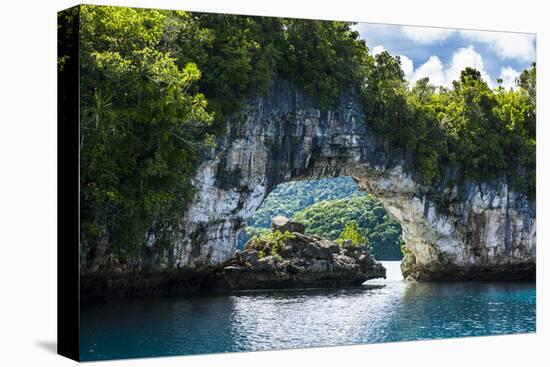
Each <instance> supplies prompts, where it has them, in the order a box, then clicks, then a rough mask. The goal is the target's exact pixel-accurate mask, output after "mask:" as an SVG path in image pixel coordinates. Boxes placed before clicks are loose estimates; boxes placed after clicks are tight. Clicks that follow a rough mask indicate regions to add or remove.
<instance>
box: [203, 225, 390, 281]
mask: <svg viewBox="0 0 550 367" xmlns="http://www.w3.org/2000/svg"><path fill="white" fill-rule="evenodd" d="M296 241H298V242H299V243H303V242H304V241H307V243H306V244H305V246H304V249H303V251H301V252H299V253H291V252H288V253H283V252H281V253H280V254H278V256H277V255H272V256H266V257H264V258H262V259H260V260H259V261H258V262H251V261H247V259H250V258H254V257H255V256H256V255H257V253H256V251H255V250H253V249H246V250H244V251H242V252H240V253H237V254H236V255H234V256H233V257H232V258H231V259H229V260H228V261H226V262H225V263H224V264H222V265H221V266H219V267H218V269H217V270H216V271H215V272H214V273H213V274H212V275H211V277H210V279H209V280H208V281H207V282H206V283H205V284H206V286H207V288H208V289H213V290H217V291H230V290H245V289H268V288H306V287H307V288H310V287H342V286H358V285H361V284H362V283H363V282H365V281H366V280H369V279H373V278H382V277H385V276H386V270H385V269H384V267H383V266H382V265H381V264H379V263H377V262H376V261H374V259H372V257H371V256H370V255H369V253H368V252H367V250H366V248H355V250H354V251H348V254H345V253H344V251H347V250H343V249H341V248H340V247H339V246H338V245H336V244H334V243H333V242H330V241H327V240H322V241H319V240H317V239H316V238H313V237H310V236H308V235H302V236H301V237H300V238H299V239H297V238H292V239H288V240H286V241H285V243H284V246H283V248H292V247H294V246H293V243H295V242H296ZM335 246H336V247H335ZM329 249H330V251H332V252H329ZM248 252H250V255H247V253H248Z"/></svg>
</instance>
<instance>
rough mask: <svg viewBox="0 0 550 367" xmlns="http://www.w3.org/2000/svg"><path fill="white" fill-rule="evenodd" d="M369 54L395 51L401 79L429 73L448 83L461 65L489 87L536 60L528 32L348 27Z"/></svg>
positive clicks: (510, 78) (436, 81)
mask: <svg viewBox="0 0 550 367" xmlns="http://www.w3.org/2000/svg"><path fill="white" fill-rule="evenodd" d="M354 28H355V29H356V30H357V31H359V33H360V34H361V37H362V38H363V39H365V40H366V42H367V45H368V46H369V48H370V50H371V52H372V53H378V52H380V51H381V50H387V51H388V52H389V53H390V54H392V55H396V56H397V55H399V56H401V60H402V68H403V71H404V72H405V76H406V78H407V79H408V80H409V81H411V82H414V81H416V80H418V79H420V78H422V77H426V76H427V77H429V78H430V81H431V82H432V83H433V84H436V85H445V86H449V85H450V84H451V82H452V80H455V79H456V78H457V77H458V76H459V75H460V70H462V69H464V68H465V67H466V66H472V67H475V68H476V69H478V70H479V71H480V72H481V73H482V75H483V78H484V79H485V80H486V81H487V82H488V83H489V85H491V86H493V87H494V86H495V85H496V79H497V78H499V77H500V78H502V79H503V85H504V86H505V87H506V88H509V87H513V85H514V79H515V77H516V76H517V75H519V73H520V72H521V71H522V70H523V69H526V68H528V67H529V66H530V65H531V63H532V62H533V61H535V59H536V51H535V47H536V41H535V35H534V34H526V33H511V32H493V31H473V30H455V29H446V28H433V27H416V26H401V25H385V24H371V23H359V24H357V25H355V26H354Z"/></svg>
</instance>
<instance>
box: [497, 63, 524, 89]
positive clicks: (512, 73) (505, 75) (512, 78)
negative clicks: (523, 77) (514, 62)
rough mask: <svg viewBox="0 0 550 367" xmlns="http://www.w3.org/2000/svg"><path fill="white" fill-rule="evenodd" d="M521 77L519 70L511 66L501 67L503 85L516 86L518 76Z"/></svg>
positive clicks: (506, 86) (506, 87) (505, 86)
mask: <svg viewBox="0 0 550 367" xmlns="http://www.w3.org/2000/svg"><path fill="white" fill-rule="evenodd" d="M517 77H519V71H517V70H516V69H514V68H511V67H509V66H507V67H502V68H500V76H499V78H501V79H502V86H503V87H504V88H505V89H510V88H512V89H513V88H515V87H516V78H517Z"/></svg>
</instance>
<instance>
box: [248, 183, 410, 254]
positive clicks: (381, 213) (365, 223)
mask: <svg viewBox="0 0 550 367" xmlns="http://www.w3.org/2000/svg"><path fill="white" fill-rule="evenodd" d="M276 215H284V216H286V217H288V218H293V219H295V220H297V221H300V222H302V223H304V224H305V225H306V231H307V232H309V233H312V234H317V235H319V236H322V237H325V238H328V239H332V240H336V239H337V238H338V237H339V236H340V233H341V231H342V230H343V229H344V227H345V225H346V223H351V222H353V221H355V222H356V223H357V225H358V228H359V230H360V232H361V234H362V235H363V236H364V237H365V238H367V239H368V241H369V244H370V246H371V248H372V252H373V254H374V256H375V257H376V258H377V259H378V260H400V259H401V251H400V243H401V226H400V225H399V224H398V223H397V222H396V221H395V219H393V218H392V217H391V216H388V214H387V212H386V210H385V209H384V207H383V206H382V204H381V203H380V202H379V201H378V200H376V199H375V198H373V197H372V196H370V195H367V194H365V193H364V192H361V191H359V190H358V188H357V184H356V183H355V182H354V181H353V179H352V178H351V177H339V178H334V179H322V180H314V181H296V182H289V183H285V184H281V185H279V186H278V187H277V188H276V189H275V190H274V191H273V192H272V193H271V194H270V195H269V196H268V197H267V198H266V200H265V201H264V203H263V204H262V206H261V207H260V208H259V209H258V211H257V212H256V214H255V215H254V216H253V217H252V218H251V219H250V220H249V221H248V227H247V229H246V232H247V233H246V234H243V235H241V237H240V239H239V247H242V246H243V245H244V243H245V242H246V241H247V240H248V239H249V238H250V235H251V234H253V233H258V232H261V231H262V230H265V229H268V228H270V226H271V218H273V217H274V216H276Z"/></svg>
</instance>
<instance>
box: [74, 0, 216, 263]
mask: <svg viewBox="0 0 550 367" xmlns="http://www.w3.org/2000/svg"><path fill="white" fill-rule="evenodd" d="M80 16H81V40H80V45H81V135H80V148H81V176H80V178H81V208H82V209H81V216H82V217H81V226H82V235H83V239H84V240H87V241H89V243H90V244H91V245H92V246H93V245H94V244H98V243H100V242H101V241H103V240H104V238H105V237H107V236H108V240H109V241H110V242H111V244H112V245H113V247H114V249H115V251H116V254H117V255H118V256H119V258H126V257H130V256H133V255H135V254H139V253H140V251H141V250H142V245H143V243H144V242H145V241H147V240H148V238H152V239H154V241H155V242H156V244H157V245H165V244H169V243H171V241H172V236H173V235H174V232H175V231H172V230H171V229H172V228H175V227H176V225H177V222H178V215H181V213H182V212H183V211H184V210H185V209H186V206H187V204H188V203H189V202H190V200H191V199H192V197H193V189H192V185H191V182H190V179H191V177H192V176H193V174H194V172H195V166H196V164H197V161H198V149H199V148H200V147H201V146H205V145H208V144H209V142H211V138H210V136H209V135H208V127H209V125H211V123H212V121H213V116H212V114H210V113H209V112H208V111H207V101H206V99H205V97H204V95H203V94H201V93H197V92H194V91H193V86H194V85H195V84H196V82H197V81H198V80H199V79H200V77H201V72H200V70H199V69H198V68H197V65H196V64H194V63H192V62H188V63H185V64H184V65H182V66H178V65H177V63H176V60H175V59H174V57H173V56H172V55H171V54H170V53H169V52H167V51H164V50H163V47H161V45H162V43H163V35H164V29H165V24H166V22H167V21H168V18H169V16H168V14H167V13H166V12H162V11H153V10H143V9H132V8H124V7H120V8H109V7H95V6H90V7H89V6H83V7H81V13H80ZM181 16H182V17H184V14H181ZM187 19H188V20H189V21H191V20H190V19H189V18H187ZM182 32H185V30H182ZM91 249H92V250H93V247H92V248H91Z"/></svg>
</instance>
